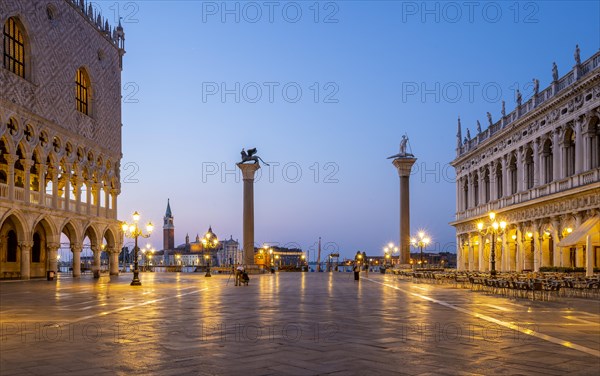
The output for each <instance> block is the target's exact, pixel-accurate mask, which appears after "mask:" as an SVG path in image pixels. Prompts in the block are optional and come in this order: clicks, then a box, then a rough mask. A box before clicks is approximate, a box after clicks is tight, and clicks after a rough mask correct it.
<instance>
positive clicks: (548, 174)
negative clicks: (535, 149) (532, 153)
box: [542, 139, 554, 184]
mask: <svg viewBox="0 0 600 376" xmlns="http://www.w3.org/2000/svg"><path fill="white" fill-rule="evenodd" d="M542 159H543V162H544V166H543V169H544V176H545V181H544V183H546V184H547V183H550V182H551V181H552V180H553V179H554V177H553V168H554V157H553V153H552V142H551V141H550V139H547V140H546V142H544V147H543V149H542Z"/></svg>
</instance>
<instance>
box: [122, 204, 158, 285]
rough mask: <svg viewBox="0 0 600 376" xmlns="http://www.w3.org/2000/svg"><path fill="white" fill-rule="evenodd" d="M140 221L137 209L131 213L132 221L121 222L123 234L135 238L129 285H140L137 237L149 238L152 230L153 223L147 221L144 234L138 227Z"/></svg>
mask: <svg viewBox="0 0 600 376" xmlns="http://www.w3.org/2000/svg"><path fill="white" fill-rule="evenodd" d="M139 221H140V213H138V212H137V211H136V212H135V213H133V222H132V223H127V222H123V223H122V225H121V228H122V229H123V234H124V235H125V236H126V237H128V238H131V239H135V245H134V248H133V254H134V256H133V257H134V261H133V265H134V267H133V280H132V281H131V286H141V285H142V282H141V281H140V271H139V269H138V252H139V250H140V248H139V247H138V238H139V237H140V236H141V237H142V238H149V237H150V235H151V234H152V230H154V225H153V224H152V222H148V224H147V225H146V231H147V233H146V234H144V233H143V232H142V229H141V228H139V226H138V222H139Z"/></svg>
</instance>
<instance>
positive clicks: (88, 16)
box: [0, 0, 125, 279]
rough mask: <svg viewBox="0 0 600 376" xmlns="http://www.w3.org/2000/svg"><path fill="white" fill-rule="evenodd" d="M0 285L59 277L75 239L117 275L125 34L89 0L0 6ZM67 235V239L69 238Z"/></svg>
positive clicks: (77, 249)
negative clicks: (62, 256) (65, 244)
mask: <svg viewBox="0 0 600 376" xmlns="http://www.w3.org/2000/svg"><path fill="white" fill-rule="evenodd" d="M0 25H1V26H2V28H3V33H2V40H3V41H2V43H0V56H2V63H1V65H0V278H22V279H28V278H30V277H42V276H45V275H46V272H47V271H57V262H58V258H59V256H58V249H59V247H60V239H61V236H62V235H65V236H66V237H68V239H69V243H70V248H71V251H72V253H73V257H72V260H73V266H72V267H73V275H74V276H78V275H79V274H80V255H81V250H82V247H83V243H84V240H85V241H86V242H88V243H86V244H89V245H90V247H91V249H92V251H93V252H94V264H95V267H96V268H99V265H100V256H101V252H107V253H109V260H110V272H111V274H116V273H118V269H119V268H118V254H119V251H120V249H121V243H122V240H121V239H122V234H121V232H120V231H121V230H120V225H119V221H117V196H118V195H119V193H120V183H119V169H120V160H121V69H122V58H123V55H124V53H125V50H124V40H125V37H124V33H123V29H122V28H121V27H120V25H119V27H117V28H114V29H113V28H112V27H111V26H110V25H109V24H108V22H107V21H106V20H104V19H103V18H102V17H101V15H99V14H95V12H94V10H93V9H92V7H91V5H86V4H85V3H84V2H83V0H47V1H35V0H1V1H0ZM63 238H64V237H63Z"/></svg>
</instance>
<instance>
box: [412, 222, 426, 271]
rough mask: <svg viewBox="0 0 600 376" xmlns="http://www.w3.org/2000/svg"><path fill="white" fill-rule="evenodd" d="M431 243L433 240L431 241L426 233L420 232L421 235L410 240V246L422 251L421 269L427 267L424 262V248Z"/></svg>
mask: <svg viewBox="0 0 600 376" xmlns="http://www.w3.org/2000/svg"><path fill="white" fill-rule="evenodd" d="M430 241H431V239H429V237H428V236H427V234H425V232H424V231H419V233H418V234H417V237H414V238H412V239H410V244H411V245H412V246H413V247H418V248H419V250H420V251H421V259H420V261H419V264H420V265H421V268H424V267H425V264H424V262H423V248H424V247H427V245H428V244H429V242H430Z"/></svg>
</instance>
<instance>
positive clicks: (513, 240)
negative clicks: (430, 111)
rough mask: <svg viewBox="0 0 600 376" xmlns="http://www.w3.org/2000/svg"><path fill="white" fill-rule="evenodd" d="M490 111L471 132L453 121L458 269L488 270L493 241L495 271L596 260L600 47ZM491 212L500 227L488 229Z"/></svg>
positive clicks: (599, 240)
mask: <svg viewBox="0 0 600 376" xmlns="http://www.w3.org/2000/svg"><path fill="white" fill-rule="evenodd" d="M488 119H489V123H490V124H489V127H488V128H487V129H486V130H485V131H481V129H480V128H479V127H478V128H479V130H478V132H477V134H476V135H475V137H473V138H471V137H470V132H469V131H467V137H465V138H464V139H463V137H462V129H461V123H460V119H459V123H458V134H457V157H456V159H455V160H454V161H453V162H452V165H453V166H454V167H455V169H456V219H455V221H453V222H452V223H451V224H452V225H453V226H454V227H455V228H456V236H457V264H458V269H459V270H471V271H488V270H490V264H491V257H490V255H491V252H490V249H491V244H492V241H494V242H495V245H496V247H495V250H496V252H495V255H496V257H495V261H496V270H498V271H523V270H531V271H538V270H539V269H540V267H547V266H555V267H585V268H587V269H588V272H590V270H591V269H593V268H594V267H596V268H597V267H600V230H599V228H600V224H599V222H600V210H599V208H600V52H597V53H596V54H594V55H593V56H592V57H590V58H589V59H588V60H586V61H584V62H580V61H578V59H577V61H576V64H575V66H574V68H573V69H572V70H571V71H569V72H568V73H567V74H565V75H564V76H563V77H561V78H559V77H558V73H557V72H556V70H555V71H554V72H553V81H552V84H551V85H550V86H549V87H547V88H545V89H544V90H542V91H538V89H537V87H536V88H535V89H534V93H533V95H532V97H531V98H530V99H529V100H528V101H526V102H525V103H522V102H521V95H520V93H517V108H516V109H515V110H514V111H513V112H511V113H509V114H506V113H505V111H504V105H503V109H502V115H501V117H500V119H499V120H498V121H496V122H495V123H494V122H492V118H491V115H490V114H489V113H488ZM490 212H495V213H496V215H497V217H499V218H501V219H502V221H504V222H506V228H504V229H502V231H498V232H492V233H489V232H488V233H486V234H484V233H483V232H482V231H480V230H479V229H478V228H477V223H478V222H479V221H481V220H486V218H487V216H488V214H489V213H490ZM492 237H495V238H494V239H492Z"/></svg>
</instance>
